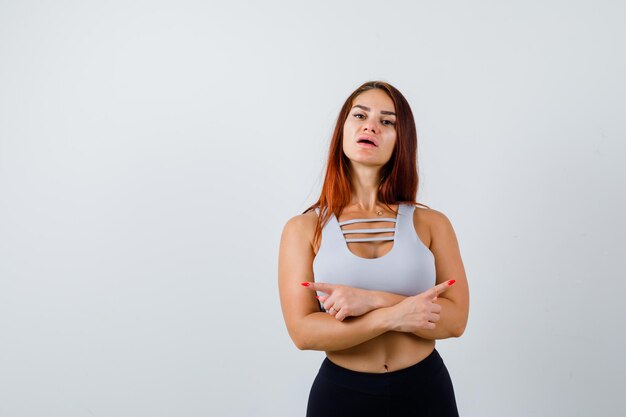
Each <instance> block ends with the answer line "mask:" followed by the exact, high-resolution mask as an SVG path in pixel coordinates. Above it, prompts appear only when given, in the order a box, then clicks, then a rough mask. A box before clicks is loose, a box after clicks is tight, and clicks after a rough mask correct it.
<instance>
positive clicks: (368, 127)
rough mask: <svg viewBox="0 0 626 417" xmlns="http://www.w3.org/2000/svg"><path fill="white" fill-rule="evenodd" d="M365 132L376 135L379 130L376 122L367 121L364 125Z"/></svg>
mask: <svg viewBox="0 0 626 417" xmlns="http://www.w3.org/2000/svg"><path fill="white" fill-rule="evenodd" d="M363 130H364V131H368V130H369V131H370V132H372V133H376V131H377V130H378V129H377V128H376V122H374V121H373V120H372V119H369V120H367V121H366V122H365V123H364V124H363Z"/></svg>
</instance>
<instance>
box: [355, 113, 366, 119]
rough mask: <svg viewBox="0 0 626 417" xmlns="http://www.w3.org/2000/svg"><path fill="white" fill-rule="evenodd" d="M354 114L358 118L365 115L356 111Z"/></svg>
mask: <svg viewBox="0 0 626 417" xmlns="http://www.w3.org/2000/svg"><path fill="white" fill-rule="evenodd" d="M352 116H354V117H356V118H357V119H360V118H362V117H365V115H364V114H361V113H354V114H353V115H352Z"/></svg>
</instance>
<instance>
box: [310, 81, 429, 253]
mask: <svg viewBox="0 0 626 417" xmlns="http://www.w3.org/2000/svg"><path fill="white" fill-rule="evenodd" d="M372 89H379V90H382V91H384V92H385V93H387V95H388V96H389V97H390V98H391V100H392V101H393V104H394V106H395V110H396V111H395V112H396V143H395V146H394V149H393V153H392V155H391V158H390V159H389V161H388V162H387V163H386V164H385V165H384V166H383V167H382V168H381V171H380V181H379V186H378V200H379V201H380V202H381V203H382V204H384V205H385V206H387V208H388V209H389V210H392V209H391V208H390V207H389V205H390V204H400V203H405V204H413V205H415V204H420V205H422V206H425V205H424V204H421V203H416V201H415V198H416V196H417V189H418V183H419V176H418V169H417V131H416V129H415V119H413V112H411V107H410V106H409V103H408V102H407V101H406V99H405V98H404V96H403V95H402V94H401V93H400V91H398V90H397V89H396V88H395V87H393V86H392V85H390V84H389V83H386V82H384V81H369V82H366V83H364V84H363V85H361V86H360V87H359V88H357V89H356V90H354V92H353V93H352V94H350V96H349V97H348V98H347V99H346V101H345V103H344V104H343V106H342V107H341V111H340V112H339V116H338V117H337V123H336V124H335V130H334V132H333V136H332V138H331V141H330V147H329V150H328V160H327V163H326V175H325V177H324V184H323V186H322V191H321V193H320V197H319V199H318V200H317V201H316V202H315V203H314V204H313V205H312V206H310V207H309V208H307V209H306V210H305V211H304V213H307V212H308V211H310V210H313V209H315V208H318V207H319V208H320V216H319V217H318V219H317V226H316V228H315V235H314V238H313V240H314V245H316V244H317V243H318V241H319V239H320V237H321V234H322V229H323V228H324V225H325V224H326V223H327V222H328V220H329V219H330V213H333V214H334V215H335V216H336V217H339V215H340V214H341V212H342V211H343V209H344V207H346V206H347V205H348V204H349V203H350V197H351V183H350V160H349V159H348V157H346V155H345V154H344V153H343V146H342V144H343V125H344V123H345V121H346V119H347V117H348V115H349V113H350V109H351V108H352V103H353V101H354V99H355V98H356V97H357V96H358V95H359V94H362V93H364V92H365V91H368V90H372ZM425 207H428V206H425ZM392 211H393V210H392Z"/></svg>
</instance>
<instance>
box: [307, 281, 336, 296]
mask: <svg viewBox="0 0 626 417" xmlns="http://www.w3.org/2000/svg"><path fill="white" fill-rule="evenodd" d="M300 285H302V286H304V287H306V288H308V289H310V290H316V291H321V292H325V293H327V294H330V291H332V289H333V288H332V284H327V283H325V282H302V283H300Z"/></svg>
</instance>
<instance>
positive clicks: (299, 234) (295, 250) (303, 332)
mask: <svg viewBox="0 0 626 417" xmlns="http://www.w3.org/2000/svg"><path fill="white" fill-rule="evenodd" d="M315 222H316V215H315V213H306V214H303V215H300V216H296V217H294V218H292V219H291V220H289V221H288V222H287V224H286V225H285V227H284V229H283V233H282V236H281V241H280V253H279V257H278V285H279V294H280V302H281V307H282V312H283V317H284V319H285V324H286V325H287V331H288V332H289V336H290V337H291V339H292V340H293V342H294V343H295V345H296V346H297V347H298V349H301V350H324V351H333V350H342V349H347V348H350V347H352V346H356V345H358V344H361V343H363V342H366V341H368V340H370V339H373V338H374V337H376V336H379V335H381V334H383V333H385V332H387V331H388V330H390V324H389V322H388V312H389V309H387V308H384V307H383V308H379V309H377V310H373V311H370V312H368V313H366V314H363V315H362V316H359V317H353V318H350V319H349V320H345V321H343V322H342V321H338V320H336V319H335V318H334V317H332V316H330V315H328V314H327V313H322V312H320V311H319V305H318V302H317V300H316V298H315V295H314V293H312V292H311V291H309V290H307V289H306V288H305V287H303V286H301V285H300V282H302V281H313V259H314V257H315V253H314V252H313V246H312V243H311V242H312V241H313V233H314V230H315Z"/></svg>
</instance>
